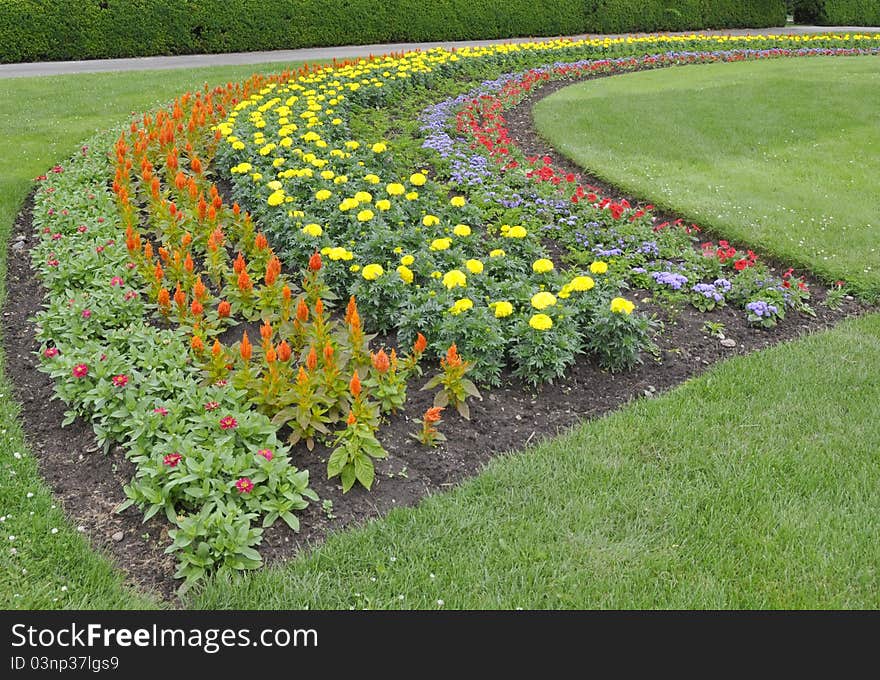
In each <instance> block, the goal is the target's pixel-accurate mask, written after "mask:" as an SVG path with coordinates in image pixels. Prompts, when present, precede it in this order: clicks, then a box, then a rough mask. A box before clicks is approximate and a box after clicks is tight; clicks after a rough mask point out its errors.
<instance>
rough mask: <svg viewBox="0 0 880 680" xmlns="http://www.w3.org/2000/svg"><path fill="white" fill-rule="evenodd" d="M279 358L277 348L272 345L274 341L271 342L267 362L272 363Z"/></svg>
mask: <svg viewBox="0 0 880 680" xmlns="http://www.w3.org/2000/svg"><path fill="white" fill-rule="evenodd" d="M277 358H278V354H277V353H276V352H275V348H274V347H272V343H269V346H268V347H267V348H266V363H267V364H269V365H272V364H274V363H275V360H276V359H277Z"/></svg>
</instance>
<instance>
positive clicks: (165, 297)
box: [156, 288, 171, 312]
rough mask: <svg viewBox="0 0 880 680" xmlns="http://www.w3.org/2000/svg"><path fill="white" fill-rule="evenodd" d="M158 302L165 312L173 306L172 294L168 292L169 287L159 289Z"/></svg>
mask: <svg viewBox="0 0 880 680" xmlns="http://www.w3.org/2000/svg"><path fill="white" fill-rule="evenodd" d="M156 303H157V304H158V305H159V308H160V309H162V311H163V312H164V311H166V310H167V309H168V308H169V307H171V294H170V293H169V292H168V289H167V288H160V289H159V295H158V296H157V297H156Z"/></svg>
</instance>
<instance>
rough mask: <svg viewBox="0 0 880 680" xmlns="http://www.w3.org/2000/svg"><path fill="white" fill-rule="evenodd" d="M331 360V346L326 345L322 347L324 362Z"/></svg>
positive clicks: (327, 362)
mask: <svg viewBox="0 0 880 680" xmlns="http://www.w3.org/2000/svg"><path fill="white" fill-rule="evenodd" d="M332 361H333V346H332V345H327V346H326V347H325V348H324V363H326V364H329V363H331V362H332Z"/></svg>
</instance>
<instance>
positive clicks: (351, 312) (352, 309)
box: [345, 295, 357, 324]
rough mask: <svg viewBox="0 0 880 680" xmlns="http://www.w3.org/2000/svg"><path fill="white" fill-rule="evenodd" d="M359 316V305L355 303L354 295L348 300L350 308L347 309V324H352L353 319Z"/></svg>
mask: <svg viewBox="0 0 880 680" xmlns="http://www.w3.org/2000/svg"><path fill="white" fill-rule="evenodd" d="M355 314H357V303H356V302H355V301H354V295H352V296H351V297H350V298H348V306H347V307H346V308H345V323H347V324H351V318H352V316H354V315H355Z"/></svg>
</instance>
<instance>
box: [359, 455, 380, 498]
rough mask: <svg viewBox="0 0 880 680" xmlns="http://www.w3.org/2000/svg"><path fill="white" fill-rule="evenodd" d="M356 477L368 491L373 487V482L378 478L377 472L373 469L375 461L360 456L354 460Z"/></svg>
mask: <svg viewBox="0 0 880 680" xmlns="http://www.w3.org/2000/svg"><path fill="white" fill-rule="evenodd" d="M354 476H355V477H356V478H357V480H358V481H359V482H360V483H361V484H363V485H364V487H366V489H367V491H369V490H370V487H371V486H373V480H374V479H375V477H376V470H375V468H374V467H373V461H371V460H370V458H369V457H368V456H365V455H363V454H359V455H357V456H356V457H355V459H354Z"/></svg>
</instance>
